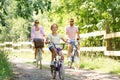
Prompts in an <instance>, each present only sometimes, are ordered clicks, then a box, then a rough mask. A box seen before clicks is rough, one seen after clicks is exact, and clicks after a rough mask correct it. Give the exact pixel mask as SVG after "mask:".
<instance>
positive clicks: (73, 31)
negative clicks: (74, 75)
mask: <svg viewBox="0 0 120 80" xmlns="http://www.w3.org/2000/svg"><path fill="white" fill-rule="evenodd" d="M69 22H70V25H69V26H67V27H66V38H67V40H68V42H69V43H72V42H74V41H75V40H76V36H77V39H78V40H79V39H80V35H79V30H78V27H76V26H75V25H74V19H73V18H71V19H70V21H69ZM77 46H78V45H77ZM72 48H73V45H72V44H69V45H68V61H70V56H71V51H72Z"/></svg>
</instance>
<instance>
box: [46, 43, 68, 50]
mask: <svg viewBox="0 0 120 80" xmlns="http://www.w3.org/2000/svg"><path fill="white" fill-rule="evenodd" d="M46 44H53V46H54V47H55V48H56V45H62V48H61V50H63V49H64V47H65V44H66V43H60V44H55V43H53V42H46Z"/></svg>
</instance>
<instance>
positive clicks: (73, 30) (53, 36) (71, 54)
mask: <svg viewBox="0 0 120 80" xmlns="http://www.w3.org/2000/svg"><path fill="white" fill-rule="evenodd" d="M37 24H38V22H35V25H37ZM40 29H41V30H40ZM50 29H51V31H52V32H51V33H50V34H49V35H48V36H47V38H46V41H45V43H46V44H49V50H50V51H51V53H52V55H51V63H50V67H51V75H52V77H53V79H55V78H56V74H57V72H58V74H59V79H60V80H64V73H65V72H64V56H63V53H62V49H63V48H64V46H65V44H68V63H69V66H70V68H71V67H72V65H73V63H74V62H76V61H75V60H76V58H77V57H79V53H78V46H77V45H78V41H71V40H75V38H76V35H77V37H78V39H80V36H79V31H78V28H77V27H74V20H73V19H70V26H68V27H66V37H67V39H66V40H65V39H64V38H63V37H62V36H61V35H60V34H58V33H57V30H58V25H57V24H52V25H51V27H50ZM33 30H34V31H33V32H34V33H35V35H36V37H40V36H41V37H44V32H43V31H42V28H41V27H36V28H33ZM39 32H40V33H42V35H40V36H38V34H37V33H39ZM33 36H34V35H33ZM61 40H63V41H64V44H61V43H60V41H61ZM76 43H77V44H76ZM61 46H62V47H61ZM37 52H38V53H42V48H40V49H37ZM35 55H36V52H35ZM37 56H40V57H39V58H40V59H42V58H41V56H42V54H39V55H38V54H37ZM35 59H36V57H35ZM40 64H41V61H40Z"/></svg>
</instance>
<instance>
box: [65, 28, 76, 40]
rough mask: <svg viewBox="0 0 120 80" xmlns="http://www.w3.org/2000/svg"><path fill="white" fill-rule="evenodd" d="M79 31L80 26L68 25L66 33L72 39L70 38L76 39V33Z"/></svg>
mask: <svg viewBox="0 0 120 80" xmlns="http://www.w3.org/2000/svg"><path fill="white" fill-rule="evenodd" d="M77 32H78V27H75V26H73V27H70V26H68V27H66V35H67V39H70V40H75V38H76V33H77Z"/></svg>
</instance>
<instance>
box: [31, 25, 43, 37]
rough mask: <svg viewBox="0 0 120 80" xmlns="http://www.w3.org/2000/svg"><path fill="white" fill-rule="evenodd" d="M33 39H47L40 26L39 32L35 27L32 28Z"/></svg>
mask: <svg viewBox="0 0 120 80" xmlns="http://www.w3.org/2000/svg"><path fill="white" fill-rule="evenodd" d="M31 38H32V39H33V38H41V39H44V38H45V34H44V31H43V28H42V26H39V30H38V31H36V30H35V26H33V27H32V29H31Z"/></svg>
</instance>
